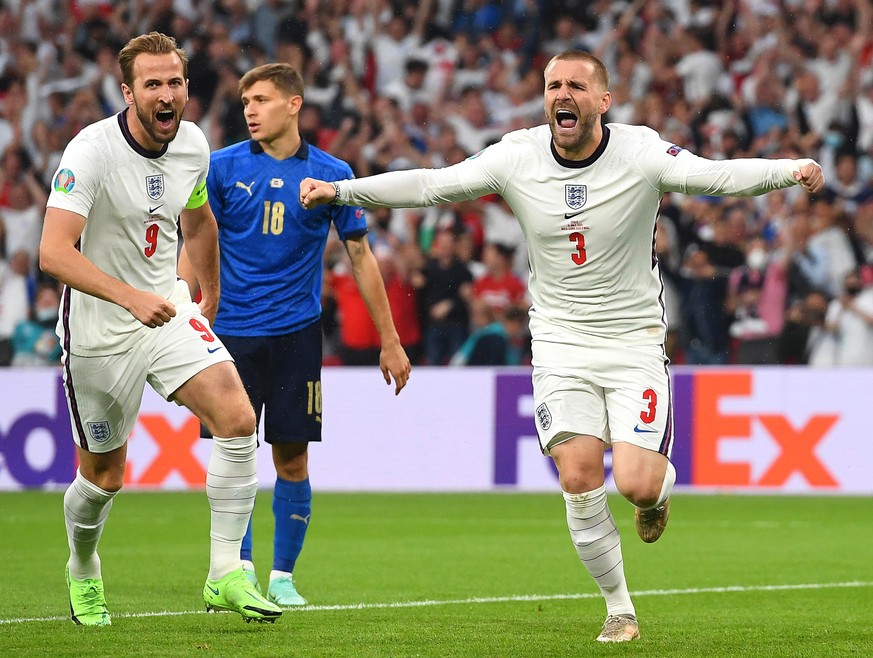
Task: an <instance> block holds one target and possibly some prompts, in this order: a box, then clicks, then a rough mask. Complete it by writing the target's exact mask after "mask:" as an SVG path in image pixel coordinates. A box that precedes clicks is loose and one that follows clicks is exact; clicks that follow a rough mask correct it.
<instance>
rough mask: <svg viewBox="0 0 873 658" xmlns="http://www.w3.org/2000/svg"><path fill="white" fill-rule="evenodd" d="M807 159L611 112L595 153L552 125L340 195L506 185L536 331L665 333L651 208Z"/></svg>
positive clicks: (387, 202) (453, 197)
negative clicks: (563, 141)
mask: <svg viewBox="0 0 873 658" xmlns="http://www.w3.org/2000/svg"><path fill="white" fill-rule="evenodd" d="M806 162H811V161H810V160H765V159H747V160H725V161H714V160H706V159H704V158H700V157H698V156H696V155H693V154H692V153H689V152H688V151H686V150H684V149H682V148H681V147H679V146H676V145H674V144H671V143H669V142H665V141H663V140H662V139H661V138H660V137H659V135H658V134H657V133H656V132H655V131H653V130H652V129H650V128H646V127H642V126H628V125H624V124H608V125H607V126H604V129H603V139H602V141H601V143H600V145H599V146H598V148H597V150H596V151H595V153H594V154H593V155H592V156H591V157H590V158H588V159H586V160H583V161H569V160H565V159H563V158H561V157H560V156H559V155H558V154H557V152H556V151H554V149H553V147H552V136H551V132H550V130H549V127H548V126H547V125H542V126H538V127H536V128H532V129H529V130H518V131H515V132H511V133H509V134H507V135H506V136H505V137H504V138H503V139H502V140H501V141H500V142H499V143H497V144H494V145H492V146H489V147H488V148H486V149H484V150H483V151H481V152H480V153H478V154H477V155H475V156H473V157H471V158H469V159H467V160H465V161H464V162H461V163H458V164H456V165H453V166H451V167H446V168H443V169H417V170H412V171H399V172H391V173H387V174H381V175H378V176H373V177H369V178H359V179H357V180H353V181H342V182H341V183H340V185H339V198H338V201H337V202H338V203H343V204H357V205H362V206H390V207H410V206H429V205H433V204H436V203H448V202H454V201H460V200H464V199H474V198H477V197H480V196H483V195H486V194H495V193H496V194H499V195H501V196H502V197H503V198H504V199H506V201H507V203H508V204H509V205H510V206H511V208H512V210H513V212H514V213H515V216H516V218H517V219H518V222H519V223H520V225H521V228H522V230H523V231H524V235H525V239H526V241H527V248H528V254H529V259H530V286H529V287H530V296H531V300H532V307H531V311H530V318H531V322H530V328H531V334H532V336H533V338H534V340H543V341H553V342H557V343H567V342H569V343H585V342H592V341H600V340H620V341H621V342H623V343H625V344H640V345H642V344H661V343H663V341H664V339H665V335H666V328H667V325H666V318H665V311H664V304H663V299H662V293H663V286H662V283H661V277H660V272H659V269H658V262H657V259H656V257H655V251H654V237H655V220H656V218H657V214H658V206H659V203H660V200H661V197H662V195H663V193H664V192H668V191H675V192H683V193H686V194H700V195H754V194H762V193H764V192H767V191H770V190H775V189H779V188H783V187H790V186H791V185H795V184H796V182H795V180H794V178H793V175H792V172H793V171H795V170H797V169H799V168H800V166H801V165H802V164H804V163H806Z"/></svg>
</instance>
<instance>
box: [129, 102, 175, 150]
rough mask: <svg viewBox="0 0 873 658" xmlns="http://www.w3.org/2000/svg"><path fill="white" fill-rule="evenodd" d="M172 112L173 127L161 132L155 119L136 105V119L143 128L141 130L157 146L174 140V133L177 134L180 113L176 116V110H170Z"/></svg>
mask: <svg viewBox="0 0 873 658" xmlns="http://www.w3.org/2000/svg"><path fill="white" fill-rule="evenodd" d="M171 109H172V110H173V113H174V114H173V127H172V128H171V129H170V131H169V132H162V131H161V130H160V128H158V121H157V119H156V118H155V115H154V114H146V113H145V111H143V109H142V108H140V106H139V105H136V118H137V119H139V122H140V124H141V125H142V127H143V130H145V131H146V133H147V134H148V136H149V137H151V138H152V139H153V140H155V141H156V142H157V143H158V144H169V143H170V142H172V141H173V140H174V139H176V133H178V132H179V121H180V119H181V115H182V113H181V112H179V113H178V115H177V114H176V108H171Z"/></svg>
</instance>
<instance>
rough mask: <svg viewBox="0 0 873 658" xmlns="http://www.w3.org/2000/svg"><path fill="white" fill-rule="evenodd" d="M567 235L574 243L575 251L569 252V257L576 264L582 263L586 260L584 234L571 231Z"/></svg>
mask: <svg viewBox="0 0 873 658" xmlns="http://www.w3.org/2000/svg"><path fill="white" fill-rule="evenodd" d="M569 237H570V242H572V243H574V244H575V245H576V251H575V252H573V254H571V256H570V258H572V259H573V262H574V263H576V265H582V264H583V263H584V262H585V261H586V260H588V254H586V253H585V236H584V235H582V234H581V233H580V232H579V231H573V232H572V233H571V234H570V236H569Z"/></svg>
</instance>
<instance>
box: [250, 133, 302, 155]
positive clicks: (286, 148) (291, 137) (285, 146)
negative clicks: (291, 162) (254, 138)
mask: <svg viewBox="0 0 873 658" xmlns="http://www.w3.org/2000/svg"><path fill="white" fill-rule="evenodd" d="M302 142H303V140H302V139H301V137H300V133H298V132H297V131H296V130H294V131H290V130H289V131H288V132H286V133H284V134H282V135H280V136H279V137H277V138H276V139H273V140H270V141H259V142H258V144H260V145H261V148H262V149H264V153H266V154H267V155H269V156H270V157H271V158H275V159H276V160H287V159H288V158H290V157H291V156H293V155H294V154H295V153H297V151H298V150H299V149H300V144H301V143H302Z"/></svg>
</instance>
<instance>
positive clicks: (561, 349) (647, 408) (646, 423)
mask: <svg viewBox="0 0 873 658" xmlns="http://www.w3.org/2000/svg"><path fill="white" fill-rule="evenodd" d="M668 363H669V359H667V356H666V354H665V353H664V349H663V347H661V346H660V345H644V346H639V345H637V346H633V345H632V346H615V345H611V346H602V345H600V346H587V345H586V346H580V345H566V344H558V343H551V342H545V341H534V343H533V366H534V368H533V390H534V409H535V412H534V421H535V423H536V427H537V435H538V436H539V440H540V448H541V449H542V451H543V453H544V454H546V455H547V454H549V452H550V450H551V449H552V448H553V447H554V446H556V445H558V444H560V443H563V442H564V441H567V440H569V439H571V438H572V437H574V436H578V435H580V434H585V435H590V436H594V437H597V438H599V439H601V440H602V441H604V443H606V444H607V445H612V444H613V443H615V442H620V441H624V442H626V443H632V444H634V445H637V446H640V447H641V448H645V449H647V450H654V451H656V452H659V453H661V454H663V455H666V456H667V457H669V456H670V452H671V450H672V448H673V396H672V391H671V388H670V375H669V373H668V371H667V364H668Z"/></svg>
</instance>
